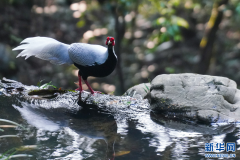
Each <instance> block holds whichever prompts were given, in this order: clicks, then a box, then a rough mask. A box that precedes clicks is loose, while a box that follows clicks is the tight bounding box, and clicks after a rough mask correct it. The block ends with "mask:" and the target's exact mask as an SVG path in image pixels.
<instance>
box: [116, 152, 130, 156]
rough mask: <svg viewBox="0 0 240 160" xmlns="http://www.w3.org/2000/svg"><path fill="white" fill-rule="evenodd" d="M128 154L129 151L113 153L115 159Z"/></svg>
mask: <svg viewBox="0 0 240 160" xmlns="http://www.w3.org/2000/svg"><path fill="white" fill-rule="evenodd" d="M129 153H130V151H119V152H117V153H115V157H118V156H122V155H125V154H129Z"/></svg>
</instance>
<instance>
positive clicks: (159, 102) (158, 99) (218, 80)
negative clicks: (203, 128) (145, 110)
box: [126, 73, 240, 122]
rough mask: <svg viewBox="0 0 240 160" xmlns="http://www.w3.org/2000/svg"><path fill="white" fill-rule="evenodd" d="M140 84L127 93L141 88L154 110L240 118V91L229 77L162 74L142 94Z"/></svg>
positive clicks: (216, 118)
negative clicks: (148, 89)
mask: <svg viewBox="0 0 240 160" xmlns="http://www.w3.org/2000/svg"><path fill="white" fill-rule="evenodd" d="M141 86H142V85H138V86H135V87H133V88H130V89H129V90H128V91H127V92H126V94H127V95H129V93H131V92H132V90H134V91H136V93H138V91H139V94H141V95H142V96H143V97H147V98H148V99H149V101H150V104H151V109H152V110H154V111H159V112H166V111H167V112H181V113H182V112H185V113H187V114H186V116H189V117H198V118H199V119H202V120H211V121H218V122H220V121H236V120H240V110H239V107H240V91H239V90H238V89H237V84H236V82H235V81H233V80H231V79H229V78H225V77H218V76H209V75H199V74H192V73H186V74H163V75H159V76H157V77H155V78H154V79H153V80H152V82H151V87H150V91H149V93H145V94H143V92H142V91H141ZM140 91H141V92H140ZM147 95H148V96H147Z"/></svg>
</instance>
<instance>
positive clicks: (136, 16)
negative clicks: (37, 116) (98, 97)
mask: <svg viewBox="0 0 240 160" xmlns="http://www.w3.org/2000/svg"><path fill="white" fill-rule="evenodd" d="M239 22H240V1H238V0H213V1H209V0H137V1H136V0H87V1H79V0H21V1H19V0H1V1H0V63H1V66H0V78H1V77H3V76H5V77H7V78H12V79H16V80H19V81H21V82H23V83H25V84H33V85H36V84H37V82H38V81H41V80H45V81H52V84H53V85H55V86H58V87H64V88H68V89H70V88H76V86H75V84H74V83H73V81H77V77H76V76H77V75H76V74H77V72H76V69H77V68H76V67H74V66H69V67H66V66H55V65H52V64H50V63H49V62H46V61H42V60H38V59H36V58H29V60H27V61H24V59H23V58H19V59H16V58H15V57H16V55H17V53H13V52H12V51H11V48H13V47H15V46H17V45H18V44H19V42H20V41H21V40H23V39H24V38H27V37H33V36H47V37H52V38H55V39H57V40H59V41H61V42H64V43H68V44H70V43H74V42H83V43H92V44H100V45H104V42H105V39H106V37H107V36H113V37H115V40H116V46H115V51H116V54H117V56H118V58H119V63H118V66H117V68H116V70H115V71H114V73H112V74H111V75H110V76H108V77H106V78H90V82H91V85H92V86H93V88H94V89H96V90H100V91H103V92H105V93H110V92H113V91H114V90H116V91H115V93H116V94H122V93H123V92H124V91H126V89H128V88H129V87H131V86H133V85H136V84H139V83H142V82H147V81H148V80H147V79H148V78H150V79H153V78H154V77H155V76H156V75H159V74H169V73H187V72H190V73H201V74H210V75H217V76H225V77H229V78H231V79H233V80H235V81H236V82H237V83H238V84H240V73H239V68H240V59H239V57H240V51H239V50H240V43H239V40H240V27H239V25H238V24H239ZM84 87H85V88H86V86H84Z"/></svg>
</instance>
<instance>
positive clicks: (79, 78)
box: [76, 75, 83, 92]
mask: <svg viewBox="0 0 240 160" xmlns="http://www.w3.org/2000/svg"><path fill="white" fill-rule="evenodd" d="M78 84H79V88H77V89H76V91H80V92H82V91H83V89H82V79H81V76H80V75H78Z"/></svg>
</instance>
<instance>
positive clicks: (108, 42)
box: [106, 37, 115, 46]
mask: <svg viewBox="0 0 240 160" xmlns="http://www.w3.org/2000/svg"><path fill="white" fill-rule="evenodd" d="M106 45H112V46H114V45H115V40H114V38H113V37H107V40H106Z"/></svg>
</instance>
